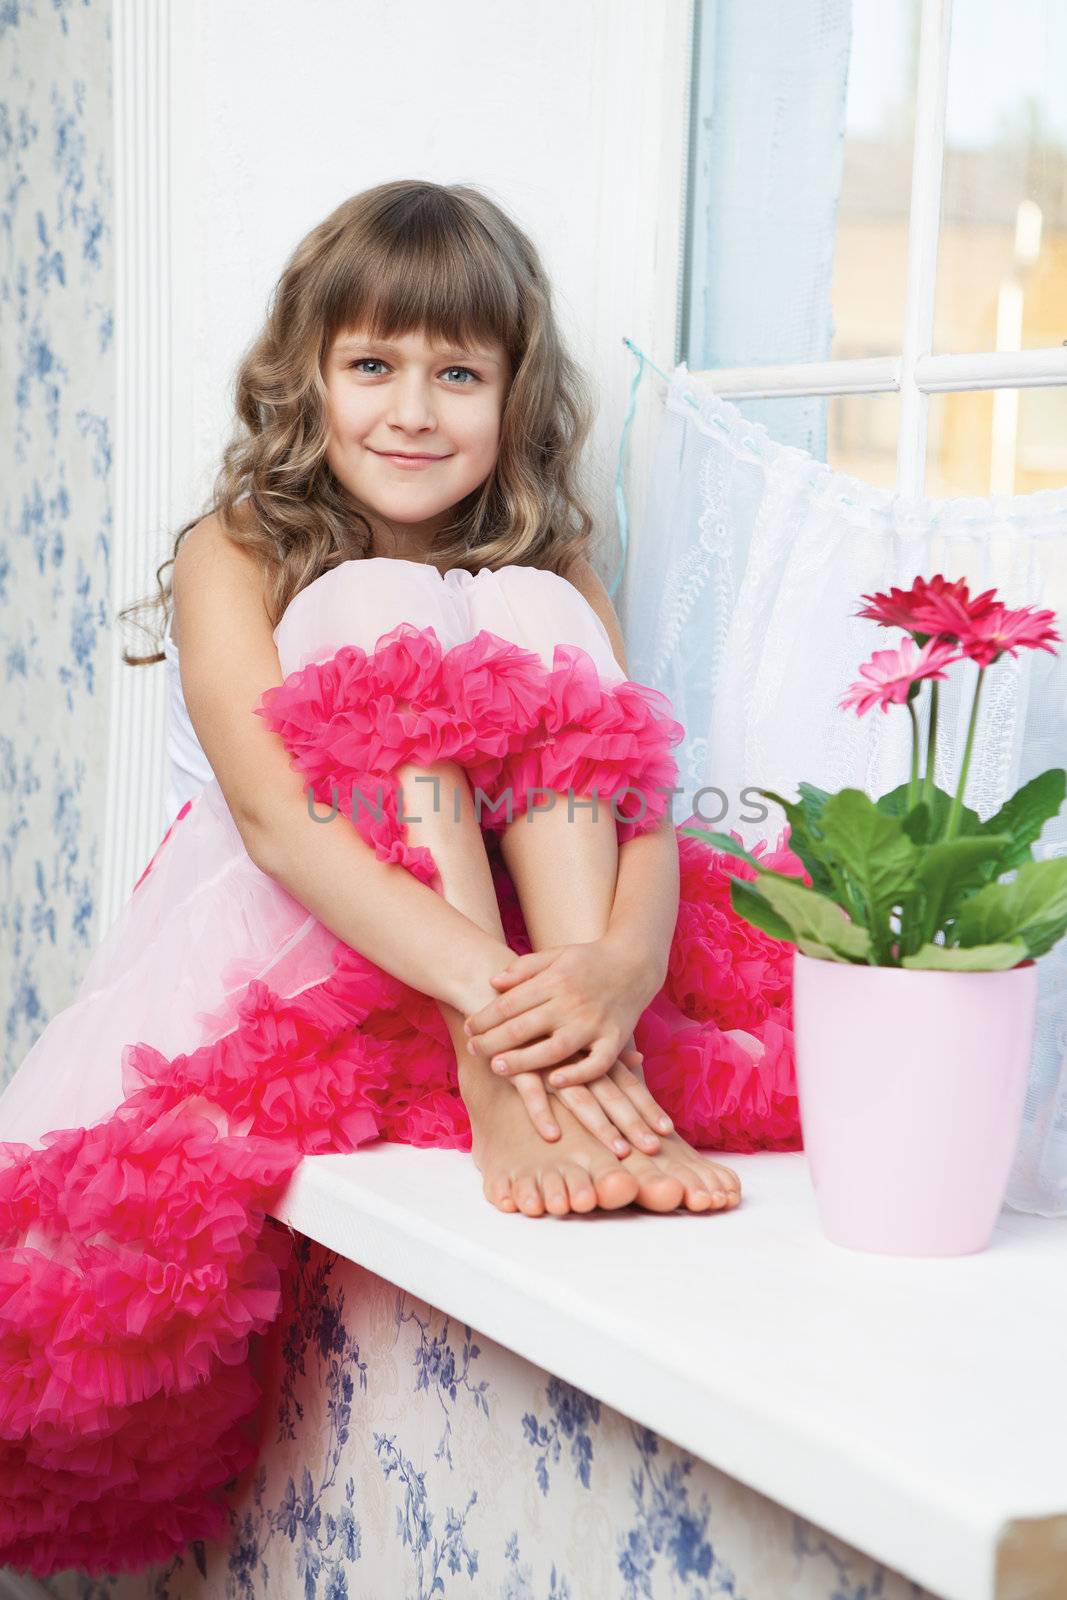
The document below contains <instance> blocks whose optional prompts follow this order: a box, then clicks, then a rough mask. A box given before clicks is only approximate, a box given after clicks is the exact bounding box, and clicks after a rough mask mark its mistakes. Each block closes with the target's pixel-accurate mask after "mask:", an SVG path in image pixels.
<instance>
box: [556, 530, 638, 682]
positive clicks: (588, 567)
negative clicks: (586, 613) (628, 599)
mask: <svg viewBox="0 0 1067 1600" xmlns="http://www.w3.org/2000/svg"><path fill="white" fill-rule="evenodd" d="M567 582H568V583H570V584H572V585H573V586H574V588H575V589H577V591H578V593H579V594H580V595H582V596H583V598H584V599H586V600H587V601H588V602H589V604H590V606H591V607H592V609H593V610H594V611H595V612H596V614H597V616H598V617H599V618H600V620H601V622H602V623H603V624H604V629H605V632H606V633H607V636H608V638H609V639H610V640H611V650H612V654H613V655H614V657H615V659H616V661H617V662H618V663H619V666H620V667H621V668H622V670H623V672H625V674H626V676H627V677H629V676H630V669H629V667H628V665H627V662H626V646H625V644H624V643H623V637H622V627H621V624H620V623H619V619H618V616H617V615H616V611H615V607H614V606H613V605H612V603H611V596H610V595H609V594H608V591H607V590H606V589H605V587H604V585H603V583H602V582H601V579H600V575H599V574H598V572H597V570H596V568H595V567H594V566H593V564H592V562H591V561H587V560H586V559H585V557H584V556H579V557H578V559H577V560H576V561H574V562H573V563H572V564H571V567H570V570H569V571H568V573H567Z"/></svg>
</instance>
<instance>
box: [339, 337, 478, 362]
mask: <svg viewBox="0 0 1067 1600" xmlns="http://www.w3.org/2000/svg"><path fill="white" fill-rule="evenodd" d="M364 347H366V348H367V349H371V350H387V351H388V352H389V354H390V355H391V356H397V355H400V354H401V353H402V352H401V350H400V346H399V345H395V344H387V343H386V342H385V340H384V339H356V338H353V339H342V340H341V341H340V342H339V343H338V344H336V345H335V346H334V353H335V354H336V355H343V354H344V352H345V351H346V350H359V349H362V348H364ZM431 354H432V355H434V356H436V357H437V358H438V359H439V360H440V358H441V357H442V356H464V355H466V356H473V357H474V359H475V360H476V361H484V362H485V363H486V364H487V365H488V366H491V367H498V366H499V365H500V362H499V361H498V360H497V359H496V357H495V356H493V355H491V354H490V353H489V351H488V350H473V349H472V350H464V349H463V347H462V346H461V345H458V344H457V345H445V346H443V347H441V348H438V349H436V350H433V351H431Z"/></svg>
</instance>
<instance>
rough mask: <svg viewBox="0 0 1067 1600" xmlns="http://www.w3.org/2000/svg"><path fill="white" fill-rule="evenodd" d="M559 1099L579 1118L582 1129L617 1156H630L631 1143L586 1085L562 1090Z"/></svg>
mask: <svg viewBox="0 0 1067 1600" xmlns="http://www.w3.org/2000/svg"><path fill="white" fill-rule="evenodd" d="M558 1098H559V1099H560V1100H561V1101H562V1102H563V1104H564V1105H565V1106H566V1107H567V1110H568V1111H572V1112H573V1113H574V1115H575V1116H576V1117H577V1119H578V1121H579V1122H580V1123H581V1124H582V1127H583V1128H585V1129H587V1130H588V1132H589V1133H591V1134H592V1135H593V1136H594V1138H597V1139H599V1140H600V1142H601V1144H603V1145H606V1147H607V1148H608V1149H609V1150H610V1151H611V1153H612V1154H613V1155H616V1156H620V1157H622V1156H628V1155H629V1154H630V1145H629V1142H628V1141H627V1140H626V1139H624V1138H623V1136H622V1134H621V1133H620V1131H619V1129H618V1128H617V1127H616V1126H615V1124H614V1123H613V1122H612V1121H611V1119H610V1117H609V1116H608V1115H607V1113H606V1112H605V1110H604V1108H603V1106H602V1105H601V1104H600V1103H599V1101H598V1100H597V1099H596V1098H595V1097H594V1096H593V1094H592V1093H591V1091H590V1090H589V1089H586V1088H585V1087H584V1085H580V1084H579V1085H576V1086H575V1087H574V1088H571V1089H561V1090H560V1091H559V1095H558Z"/></svg>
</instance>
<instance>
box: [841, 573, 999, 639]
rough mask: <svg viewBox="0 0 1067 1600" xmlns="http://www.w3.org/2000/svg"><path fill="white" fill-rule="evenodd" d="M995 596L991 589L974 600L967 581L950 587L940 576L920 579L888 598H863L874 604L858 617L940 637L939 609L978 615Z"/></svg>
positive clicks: (993, 590)
mask: <svg viewBox="0 0 1067 1600" xmlns="http://www.w3.org/2000/svg"><path fill="white" fill-rule="evenodd" d="M995 594H996V590H995V589H987V590H986V592H985V593H984V594H981V595H977V596H976V597H975V599H973V600H972V599H971V596H970V591H969V589H968V587H967V584H966V581H965V580H964V579H963V578H957V579H956V581H955V582H954V583H949V582H948V581H947V579H945V578H943V577H942V576H941V574H940V573H936V574H935V576H934V577H932V578H929V579H927V578H916V579H915V580H914V582H913V583H912V586H911V588H910V589H897V588H895V587H892V588H890V591H889V593H888V594H865V595H863V597H862V598H863V599H864V600H868V601H869V602H870V604H869V605H866V606H864V607H862V608H861V609H860V610H859V611H857V612H856V615H857V616H858V617H869V618H870V619H871V620H872V621H873V622H880V623H881V624H882V626H883V628H906V629H907V630H908V632H909V633H937V632H939V631H940V630H939V629H938V628H937V627H936V626H934V625H933V623H932V618H933V617H934V616H936V615H937V614H938V611H937V607H938V606H939V605H944V606H945V607H946V609H947V611H948V612H949V613H950V614H952V615H953V616H955V615H956V614H957V613H956V610H955V608H956V607H959V608H961V609H962V610H964V611H965V612H966V613H967V614H968V615H970V614H971V613H972V611H973V613H974V614H976V615H978V614H980V613H981V612H982V611H983V610H984V609H985V607H986V606H987V605H988V604H989V602H990V601H991V600H992V598H993V596H994V595H995Z"/></svg>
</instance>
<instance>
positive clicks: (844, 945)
mask: <svg viewBox="0 0 1067 1600" xmlns="http://www.w3.org/2000/svg"><path fill="white" fill-rule="evenodd" d="M759 892H760V894H762V895H763V896H764V898H765V899H767V900H769V901H770V903H771V906H772V908H773V909H774V910H775V911H777V913H778V915H779V916H780V917H781V918H782V919H783V920H784V921H785V922H786V923H788V925H789V927H790V928H792V930H793V932H792V938H793V939H794V941H795V942H796V944H797V945H799V947H800V949H801V950H803V951H804V953H805V955H807V954H809V950H808V949H807V948H806V946H807V945H810V944H812V943H814V944H817V945H819V946H820V948H821V949H828V950H831V951H833V952H834V953H835V954H836V955H838V956H841V957H843V958H844V959H845V960H847V961H865V960H866V959H867V956H868V954H869V952H870V948H871V940H870V936H869V934H868V932H867V929H866V928H863V927H860V925H859V924H858V923H855V922H850V921H849V919H848V917H847V916H846V915H845V913H844V912H843V911H842V909H841V907H840V906H839V905H837V903H836V902H835V901H833V900H829V899H827V897H826V896H825V895H823V894H819V893H818V892H817V891H816V890H814V889H807V888H805V886H804V885H803V884H802V883H798V882H797V880H796V878H784V877H780V876H779V875H778V874H777V873H773V872H765V873H763V874H762V876H761V877H760V880H759Z"/></svg>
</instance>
